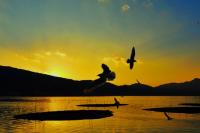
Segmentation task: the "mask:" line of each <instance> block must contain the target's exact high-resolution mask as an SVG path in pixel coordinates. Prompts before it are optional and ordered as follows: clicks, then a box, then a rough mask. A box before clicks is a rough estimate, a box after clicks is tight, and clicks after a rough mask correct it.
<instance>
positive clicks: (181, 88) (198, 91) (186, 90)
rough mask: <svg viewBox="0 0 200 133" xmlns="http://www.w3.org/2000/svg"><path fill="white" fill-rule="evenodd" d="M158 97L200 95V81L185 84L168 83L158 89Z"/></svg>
mask: <svg viewBox="0 0 200 133" xmlns="http://www.w3.org/2000/svg"><path fill="white" fill-rule="evenodd" d="M156 90H157V95H160V94H162V95H179V94H180V93H181V94H182V95H197V96H199V95H200V79H198V78H195V79H193V80H192V81H186V82H183V83H168V84H163V85H160V86H157V87H156Z"/></svg>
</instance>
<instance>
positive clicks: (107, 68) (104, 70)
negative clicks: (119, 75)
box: [101, 64, 111, 73]
mask: <svg viewBox="0 0 200 133" xmlns="http://www.w3.org/2000/svg"><path fill="white" fill-rule="evenodd" d="M101 67H102V69H103V73H110V72H111V71H110V69H109V67H108V66H107V65H106V64H102V65H101Z"/></svg>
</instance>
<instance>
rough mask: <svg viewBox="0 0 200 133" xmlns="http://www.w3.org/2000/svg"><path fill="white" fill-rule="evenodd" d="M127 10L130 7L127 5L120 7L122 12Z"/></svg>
mask: <svg viewBox="0 0 200 133" xmlns="http://www.w3.org/2000/svg"><path fill="white" fill-rule="evenodd" d="M129 9H130V6H129V5H128V4H123V5H122V6H121V10H122V12H128V11H129Z"/></svg>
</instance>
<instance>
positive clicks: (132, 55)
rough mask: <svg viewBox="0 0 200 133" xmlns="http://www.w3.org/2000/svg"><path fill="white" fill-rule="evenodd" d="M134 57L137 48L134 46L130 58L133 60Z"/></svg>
mask: <svg viewBox="0 0 200 133" xmlns="http://www.w3.org/2000/svg"><path fill="white" fill-rule="evenodd" d="M134 58H135V48H134V47H133V48H132V52H131V57H130V59H131V60H133V59H134Z"/></svg>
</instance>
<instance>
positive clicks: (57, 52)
mask: <svg viewBox="0 0 200 133" xmlns="http://www.w3.org/2000/svg"><path fill="white" fill-rule="evenodd" d="M55 55H57V56H60V57H65V56H66V54H65V53H63V52H60V51H56V52H55Z"/></svg>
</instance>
